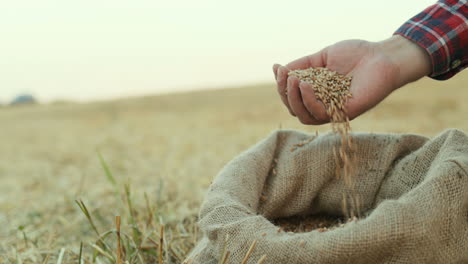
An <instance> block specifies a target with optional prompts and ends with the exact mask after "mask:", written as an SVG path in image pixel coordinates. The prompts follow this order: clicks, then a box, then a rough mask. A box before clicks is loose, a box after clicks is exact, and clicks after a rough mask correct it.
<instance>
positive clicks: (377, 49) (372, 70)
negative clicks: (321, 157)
mask: <svg viewBox="0 0 468 264" xmlns="http://www.w3.org/2000/svg"><path fill="white" fill-rule="evenodd" d="M310 67H326V68H328V69H330V70H333V71H336V72H338V73H341V74H344V75H348V76H352V77H353V80H352V82H351V88H350V89H351V93H352V94H353V97H352V98H349V99H348V101H347V103H346V105H345V106H346V109H347V112H348V117H349V119H350V120H352V119H354V118H356V117H357V116H359V115H361V114H363V113H364V112H366V111H367V110H369V109H371V108H372V107H374V106H375V105H377V104H378V103H379V102H380V101H382V100H383V99H384V98H385V97H387V96H388V95H389V94H390V93H391V92H392V91H394V90H396V89H397V88H399V87H401V86H403V85H405V84H407V83H409V82H412V81H416V80H418V79H419V78H421V77H423V76H425V75H428V74H430V72H431V61H430V57H429V55H428V54H427V53H426V51H424V50H423V49H422V48H420V47H419V46H418V45H417V44H414V43H413V42H411V41H409V40H407V39H405V38H403V37H401V36H398V35H395V36H392V37H391V38H389V39H387V40H384V41H381V42H368V41H363V40H345V41H342V42H338V43H336V44H334V45H331V46H329V47H327V48H325V49H323V50H321V51H319V52H318V53H315V54H313V55H310V56H306V57H303V58H300V59H298V60H295V61H293V62H290V63H289V64H287V65H286V66H281V65H279V64H275V65H274V66H273V72H274V74H275V79H276V82H277V87H278V93H279V94H280V97H281V100H282V101H283V103H284V104H285V105H286V107H287V108H288V109H289V112H290V113H291V114H292V115H293V116H296V117H297V118H298V119H299V120H300V121H301V123H303V124H308V125H320V124H325V123H328V122H329V121H330V119H329V117H328V115H327V113H326V111H325V107H324V105H323V104H322V103H321V102H320V101H318V100H317V99H316V97H315V94H314V91H313V90H312V88H311V87H309V85H308V84H307V83H305V82H299V80H298V79H297V78H296V77H294V76H291V77H288V72H289V71H290V70H296V69H306V68H310Z"/></svg>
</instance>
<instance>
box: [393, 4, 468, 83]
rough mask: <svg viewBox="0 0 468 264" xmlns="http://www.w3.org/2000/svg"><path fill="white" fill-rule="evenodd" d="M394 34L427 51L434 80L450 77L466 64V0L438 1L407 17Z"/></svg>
mask: <svg viewBox="0 0 468 264" xmlns="http://www.w3.org/2000/svg"><path fill="white" fill-rule="evenodd" d="M395 34H398V35H401V36H403V37H405V38H407V39H409V40H411V41H413V42H415V43H416V44H418V45H419V46H421V47H422V48H424V49H425V50H426V51H427V52H428V53H429V55H430V57H431V61H432V73H431V74H430V75H429V77H431V78H433V79H437V80H446V79H449V78H450V77H452V76H454V75H455V74H456V73H458V72H460V71H461V70H463V69H464V68H466V67H467V66H468V65H467V64H468V3H467V0H458V1H457V0H440V1H438V2H437V3H436V4H434V5H432V6H430V7H428V8H426V9H425V10H424V11H423V12H421V13H419V14H418V15H416V16H414V17H413V18H411V19H410V20H408V21H407V22H406V23H405V24H403V25H402V26H401V27H400V28H399V29H398V30H397V31H396V32H395Z"/></svg>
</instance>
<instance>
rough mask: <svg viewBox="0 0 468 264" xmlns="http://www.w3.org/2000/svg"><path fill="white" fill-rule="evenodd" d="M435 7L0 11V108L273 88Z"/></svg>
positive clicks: (104, 1) (364, 4) (106, 2)
mask: <svg viewBox="0 0 468 264" xmlns="http://www.w3.org/2000/svg"><path fill="white" fill-rule="evenodd" d="M434 2H435V0H419V1H408V0H392V1H388V0H354V1H350V0H334V1H314V0H288V1H284V0H283V1H276V0H269V1H266V0H258V1H255V0H236V1H224V0H217V1H215V0H197V1H194V0H179V1H177V0H175V1H168V0H165V1H162V0H152V1H150V0H132V1H128V0H125V1H122V0H93V1H91V0H80V1H70V0H57V1H56V0H41V1H37V0H24V1H23V0H15V1H7V0H4V1H0V103H2V102H3V103H5V102H9V101H11V100H12V99H13V98H14V97H15V96H16V95H18V94H22V93H31V94H33V95H34V96H36V97H37V98H39V100H41V101H43V102H50V101H54V100H75V101H90V100H103V99H111V98H120V97H126V96H139V95H147V94H158V93H168V92H174V91H182V90H191V89H207V88H223V87H235V86H242V85H249V84H255V83H264V82H272V81H273V73H272V71H271V66H272V64H273V63H281V64H285V63H287V62H289V61H291V60H294V59H296V58H298V57H302V56H305V55H308V54H311V53H314V52H316V51H318V50H320V49H322V48H324V47H325V46H327V45H330V44H333V43H335V42H338V41H341V40H345V39H356V38H357V39H365V40H369V41H379V40H382V39H385V38H388V37H390V36H391V35H392V33H393V32H394V31H395V30H396V29H397V28H398V27H399V26H400V25H401V24H402V23H404V22H405V21H406V20H407V19H409V18H411V17H412V16H414V15H416V14H417V13H418V12H420V11H422V10H423V9H424V8H426V7H427V6H429V5H431V4H433V3H434Z"/></svg>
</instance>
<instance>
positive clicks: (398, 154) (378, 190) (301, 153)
mask: <svg viewBox="0 0 468 264" xmlns="http://www.w3.org/2000/svg"><path fill="white" fill-rule="evenodd" d="M310 137H311V136H310V135H307V134H304V133H301V132H297V131H276V132H274V133H273V134H271V135H270V136H269V137H268V138H266V139H264V140H263V141H261V142H259V143H258V144H257V145H255V146H254V147H252V148H251V149H249V150H247V151H246V152H244V153H242V154H240V155H239V156H238V157H236V158H235V159H234V160H232V161H231V162H230V163H228V164H227V165H226V167H225V168H224V169H223V170H222V171H221V172H220V173H219V175H218V176H217V177H216V179H215V180H214V182H213V184H212V185H211V187H210V188H209V191H208V193H207V195H206V199H205V201H204V203H203V205H202V208H201V211H200V220H199V225H200V228H201V230H202V231H203V233H204V237H203V239H202V240H201V241H200V242H199V244H198V245H197V246H196V247H195V249H194V250H193V251H192V252H191V254H190V255H189V257H188V259H187V260H189V261H191V263H204V264H210V263H218V261H219V258H220V257H221V254H222V252H223V248H225V247H226V249H227V250H229V251H230V255H229V258H228V262H227V263H241V262H242V259H243V258H244V256H245V255H246V252H247V250H248V248H249V246H250V244H251V243H252V241H254V240H256V241H257V244H256V247H255V249H254V251H253V253H252V255H251V256H250V257H249V259H248V262H247V263H257V261H258V260H259V259H260V258H261V257H262V256H263V255H266V262H265V263H468V137H467V136H466V135H465V134H464V133H463V132H461V131H458V130H448V131H446V132H444V133H442V134H441V135H439V136H437V137H435V138H433V139H428V138H426V137H422V136H418V135H410V134H401V135H398V134H367V133H366V134H364V133H354V134H353V137H354V143H355V146H356V148H355V149H356V150H355V151H356V152H355V155H356V174H355V175H354V178H353V180H354V181H355V186H356V192H357V193H358V195H359V196H360V197H361V201H362V206H363V210H364V212H365V217H363V218H361V219H360V220H358V221H355V222H351V223H348V224H346V225H345V226H343V227H339V228H336V229H333V230H330V231H327V232H318V231H311V232H308V233H292V232H277V231H278V227H277V226H275V225H273V224H272V223H271V220H273V219H277V218H284V217H290V216H297V215H312V214H326V215H336V216H339V215H341V214H342V212H341V204H342V197H343V193H344V192H345V191H346V185H345V184H344V183H343V180H340V179H338V178H337V177H336V175H335V169H336V168H335V161H334V156H333V149H334V148H335V147H336V146H337V144H338V142H339V138H338V137H337V136H335V135H333V134H325V135H321V136H318V137H317V138H315V139H314V140H313V141H311V142H310V143H307V144H306V145H304V146H302V147H299V148H297V149H294V148H295V146H294V145H295V144H297V143H299V142H301V141H304V140H306V139H307V138H310ZM275 160H276V161H275ZM273 165H274V166H275V167H276V168H275V170H276V171H275V172H276V173H272V171H273V170H272V166H273ZM262 195H264V196H265V197H266V199H260V198H261V196H262ZM265 234H266V235H265ZM227 235H228V238H227V239H226V236H227Z"/></svg>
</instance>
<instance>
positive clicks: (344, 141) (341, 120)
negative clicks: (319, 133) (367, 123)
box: [289, 67, 360, 219]
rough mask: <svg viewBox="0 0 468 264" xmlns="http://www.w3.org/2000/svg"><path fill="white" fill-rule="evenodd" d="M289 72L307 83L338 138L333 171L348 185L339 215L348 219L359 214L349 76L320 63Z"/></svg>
mask: <svg viewBox="0 0 468 264" xmlns="http://www.w3.org/2000/svg"><path fill="white" fill-rule="evenodd" d="M289 76H296V77H297V78H298V79H299V80H300V81H302V82H306V83H308V84H309V86H310V87H311V88H312V89H313V90H314V93H315V96H316V98H317V99H318V100H319V101H320V102H322V103H323V105H324V106H325V110H326V112H327V114H328V116H329V118H330V122H331V125H332V129H333V132H334V133H337V134H338V135H339V136H340V138H341V144H340V145H339V147H338V148H337V149H336V150H334V153H335V161H336V165H337V166H336V168H337V171H336V175H337V177H339V178H342V179H343V180H344V181H345V184H346V186H347V187H348V190H347V192H346V193H343V206H342V207H343V208H342V210H343V215H344V216H347V217H348V218H349V219H352V218H353V217H355V216H359V214H360V210H359V207H360V203H359V198H358V196H357V195H356V192H355V189H354V184H353V181H352V178H353V177H352V174H353V169H354V161H353V160H354V156H353V143H352V138H351V135H350V132H351V127H350V125H349V118H348V115H347V111H346V107H345V105H346V101H347V100H348V98H351V97H352V94H351V91H350V87H351V80H352V77H349V76H345V75H343V74H339V73H337V72H335V71H331V70H329V69H327V68H321V67H318V68H309V69H304V70H294V71H290V72H289Z"/></svg>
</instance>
